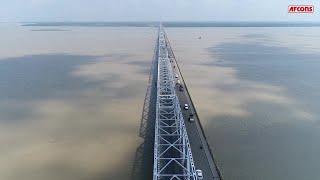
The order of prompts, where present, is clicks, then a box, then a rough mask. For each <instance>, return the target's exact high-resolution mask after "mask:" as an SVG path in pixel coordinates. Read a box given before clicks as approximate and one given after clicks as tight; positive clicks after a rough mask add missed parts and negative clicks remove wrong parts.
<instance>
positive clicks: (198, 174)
mask: <svg viewBox="0 0 320 180" xmlns="http://www.w3.org/2000/svg"><path fill="white" fill-rule="evenodd" d="M196 175H197V177H198V179H203V174H202V171H201V170H200V169H197V170H196Z"/></svg>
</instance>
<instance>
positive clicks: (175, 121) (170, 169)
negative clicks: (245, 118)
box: [153, 26, 198, 180]
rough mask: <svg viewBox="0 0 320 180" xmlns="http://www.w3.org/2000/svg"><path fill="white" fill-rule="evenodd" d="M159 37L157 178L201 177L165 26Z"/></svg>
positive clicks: (155, 163)
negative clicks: (180, 100) (186, 124)
mask: <svg viewBox="0 0 320 180" xmlns="http://www.w3.org/2000/svg"><path fill="white" fill-rule="evenodd" d="M158 38H159V39H158V41H159V42H158V78H157V104H156V106H157V107H156V122H155V141H154V166H153V180H197V179H198V178H197V177H196V173H195V171H196V170H195V165H194V161H193V157H192V153H191V147H190V143H189V139H188V135H187V131H186V128H185V124H184V119H183V116H182V112H181V108H180V103H179V99H178V97H177V95H176V93H175V82H174V76H173V72H172V71H173V70H172V66H171V63H170V59H169V57H168V49H167V44H166V43H167V42H166V39H165V33H164V31H163V28H162V27H161V26H160V29H159V37H158Z"/></svg>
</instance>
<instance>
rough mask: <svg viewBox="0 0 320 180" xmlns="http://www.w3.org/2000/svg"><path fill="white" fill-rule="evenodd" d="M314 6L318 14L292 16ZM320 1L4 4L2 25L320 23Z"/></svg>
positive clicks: (7, 0) (13, 0) (19, 0)
mask: <svg viewBox="0 0 320 180" xmlns="http://www.w3.org/2000/svg"><path fill="white" fill-rule="evenodd" d="M289 4H313V5H314V6H315V13H314V14H288V12H287V7H288V5H289ZM318 8H320V1H319V0H308V1H307V0H1V5H0V21H1V22H8V21H9V22H10V21H149V20H153V21H159V20H162V21H179V20H182V21H237V20H242V21H249V20H253V21H259V20H262V21H272V20H275V21H304V20H307V21H320V13H319V9H318Z"/></svg>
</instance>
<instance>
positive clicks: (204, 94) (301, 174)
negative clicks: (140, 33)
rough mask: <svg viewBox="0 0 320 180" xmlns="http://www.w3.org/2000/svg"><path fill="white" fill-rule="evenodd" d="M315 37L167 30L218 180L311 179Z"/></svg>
mask: <svg viewBox="0 0 320 180" xmlns="http://www.w3.org/2000/svg"><path fill="white" fill-rule="evenodd" d="M319 31H320V29H319V28H293V29H292V28H184V29H174V28H170V29H168V34H169V39H171V42H172V45H173V48H174V50H175V51H176V56H177V58H178V60H179V61H180V64H181V66H182V70H183V73H184V76H185V79H186V81H187V84H188V85H189V87H190V88H189V89H190V91H191V95H192V97H193V99H194V102H195V104H196V106H197V110H198V111H199V114H200V116H201V120H202V123H203V124H204V127H205V131H206V135H207V136H208V139H209V141H210V142H209V143H210V144H211V146H212V147H213V149H214V153H215V155H216V158H217V160H218V163H219V165H220V168H221V169H222V173H223V175H224V177H225V179H237V180H239V179H246V180H247V179H252V180H256V179H265V180H269V179H279V180H283V179H310V180H312V179H319V177H320V174H319V170H320V169H319V167H320V166H319V162H320V156H319V155H318V153H319V152H320V144H319V142H318V140H319V138H320V131H319V130H320V129H319V127H320V126H319V125H320V124H319V122H320V109H319V107H320V103H319V97H320V94H319V92H320V81H319V77H320V73H319V71H318V69H319V68H320V61H319V59H320V43H319V42H320V41H319V40H320V35H319ZM199 36H202V38H201V40H199V39H198V37H199Z"/></svg>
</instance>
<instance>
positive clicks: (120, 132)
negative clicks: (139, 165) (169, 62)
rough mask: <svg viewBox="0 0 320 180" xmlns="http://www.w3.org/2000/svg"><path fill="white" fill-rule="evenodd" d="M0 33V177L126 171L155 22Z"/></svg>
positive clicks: (120, 175) (105, 175)
mask: <svg viewBox="0 0 320 180" xmlns="http://www.w3.org/2000/svg"><path fill="white" fill-rule="evenodd" d="M1 26H5V25H1ZM11 30H12V31H11ZM130 33H132V34H130ZM2 34H3V35H4V37H3V41H2V44H8V46H9V47H10V48H9V47H3V48H1V50H0V51H1V53H0V54H1V55H0V57H1V58H0V87H1V88H0V153H1V156H0V179H4V180H15V179H26V180H29V179H30V180H31V179H32V180H36V179H39V180H40V179H41V180H42V179H48V180H50V179H53V180H56V179H61V180H63V179H65V180H71V179H77V180H78V179H131V177H130V176H131V169H132V166H133V164H134V162H133V161H134V159H135V151H136V149H137V148H138V147H139V145H140V144H141V142H142V139H141V138H140V137H139V136H138V135H139V134H138V132H139V123H140V118H141V110H142V105H143V99H144V95H145V90H146V85H147V80H148V74H147V72H148V70H149V68H150V63H151V60H152V55H153V47H154V46H153V45H154V43H155V38H156V31H155V29H152V28H121V29H116V28H90V29H86V28H72V31H56V32H53V31H52V32H45V31H39V32H36V31H31V30H30V29H28V27H18V26H14V27H7V26H6V27H4V28H3V29H2ZM44 38H45V39H44ZM17 39H20V41H18V40H17ZM21 40H23V41H21ZM133 45H134V46H133ZM64 47H66V48H64ZM11 48H14V50H13V49H11Z"/></svg>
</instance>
